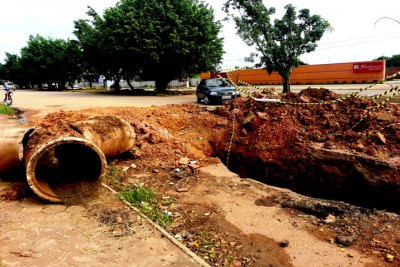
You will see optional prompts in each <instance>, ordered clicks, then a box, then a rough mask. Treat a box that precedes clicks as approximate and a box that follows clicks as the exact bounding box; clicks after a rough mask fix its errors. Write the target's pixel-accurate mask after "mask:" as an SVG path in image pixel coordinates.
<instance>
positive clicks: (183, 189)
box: [176, 187, 189, 193]
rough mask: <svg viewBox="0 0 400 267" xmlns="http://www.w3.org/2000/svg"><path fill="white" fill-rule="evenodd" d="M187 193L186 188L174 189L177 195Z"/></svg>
mask: <svg viewBox="0 0 400 267" xmlns="http://www.w3.org/2000/svg"><path fill="white" fill-rule="evenodd" d="M187 191H189V188H187V187H182V188H177V189H176V192H179V193H183V192H187Z"/></svg>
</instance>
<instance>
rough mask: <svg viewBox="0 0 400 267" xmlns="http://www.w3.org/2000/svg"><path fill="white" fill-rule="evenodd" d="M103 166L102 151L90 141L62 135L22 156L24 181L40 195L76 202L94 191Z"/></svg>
mask: <svg viewBox="0 0 400 267" xmlns="http://www.w3.org/2000/svg"><path fill="white" fill-rule="evenodd" d="M106 166H107V162H106V158H105V156H104V153H103V152H102V151H101V150H100V149H99V148H98V147H97V146H96V145H94V144H93V143H92V142H90V141H87V140H85V139H82V138H76V137H63V138H59V139H56V140H53V141H51V142H48V143H46V144H45V145H43V146H41V147H39V148H38V149H37V150H36V151H35V152H34V153H33V154H32V155H31V156H30V157H29V158H28V159H26V174H27V181H28V184H29V186H30V187H31V189H32V190H33V191H34V192H35V193H36V194H37V195H38V196H39V197H40V198H42V199H45V200H48V201H50V202H64V203H76V202H80V201H81V200H82V199H87V198H89V197H91V196H93V195H94V194H95V192H96V191H97V190H98V188H99V187H100V185H101V181H102V178H103V176H104V174H105V170H106Z"/></svg>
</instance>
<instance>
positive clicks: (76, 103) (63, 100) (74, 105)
mask: <svg viewBox="0 0 400 267" xmlns="http://www.w3.org/2000/svg"><path fill="white" fill-rule="evenodd" d="M368 86H370V84H344V85H333V84H332V85H292V91H293V92H299V91H300V90H301V89H304V88H308V87H312V88H321V87H323V88H327V89H330V90H333V91H335V92H337V93H348V92H356V91H357V90H359V89H362V88H366V87H368ZM263 87H275V88H276V90H277V91H280V90H282V88H281V86H263ZM390 88H391V86H390V85H388V84H378V85H374V86H373V87H372V88H371V89H369V90H366V91H364V92H363V93H362V94H363V95H373V94H381V93H383V92H384V91H386V90H388V89H390ZM192 89H193V88H192ZM192 91H193V94H190V95H187V94H185V95H172V96H122V95H108V94H107V95H106V94H98V93H90V92H82V91H63V92H54V91H37V90H16V91H15V93H14V103H13V107H15V108H18V109H21V110H27V109H33V110H40V114H42V115H44V114H47V113H49V112H54V111H59V110H64V111H69V110H79V109H84V108H95V107H125V106H126V107H149V106H161V105H167V104H183V103H195V102H196V101H195V100H196V97H195V95H194V89H193V90H192Z"/></svg>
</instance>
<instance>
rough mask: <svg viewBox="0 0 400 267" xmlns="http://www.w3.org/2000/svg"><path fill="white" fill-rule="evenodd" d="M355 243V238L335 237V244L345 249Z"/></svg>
mask: <svg viewBox="0 0 400 267" xmlns="http://www.w3.org/2000/svg"><path fill="white" fill-rule="evenodd" d="M354 241H356V238H355V236H352V235H349V236H337V237H336V243H337V244H339V245H342V246H345V247H349V246H351V245H352V244H353V243H354Z"/></svg>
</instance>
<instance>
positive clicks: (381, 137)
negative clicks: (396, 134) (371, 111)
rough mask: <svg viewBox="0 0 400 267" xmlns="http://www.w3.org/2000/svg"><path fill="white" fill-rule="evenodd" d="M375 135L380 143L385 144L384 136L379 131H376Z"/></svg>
mask: <svg viewBox="0 0 400 267" xmlns="http://www.w3.org/2000/svg"><path fill="white" fill-rule="evenodd" d="M375 137H376V138H377V139H378V141H379V142H380V143H381V144H383V145H385V144H386V138H385V136H384V135H383V134H382V133H381V132H377V133H376V134H375Z"/></svg>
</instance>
